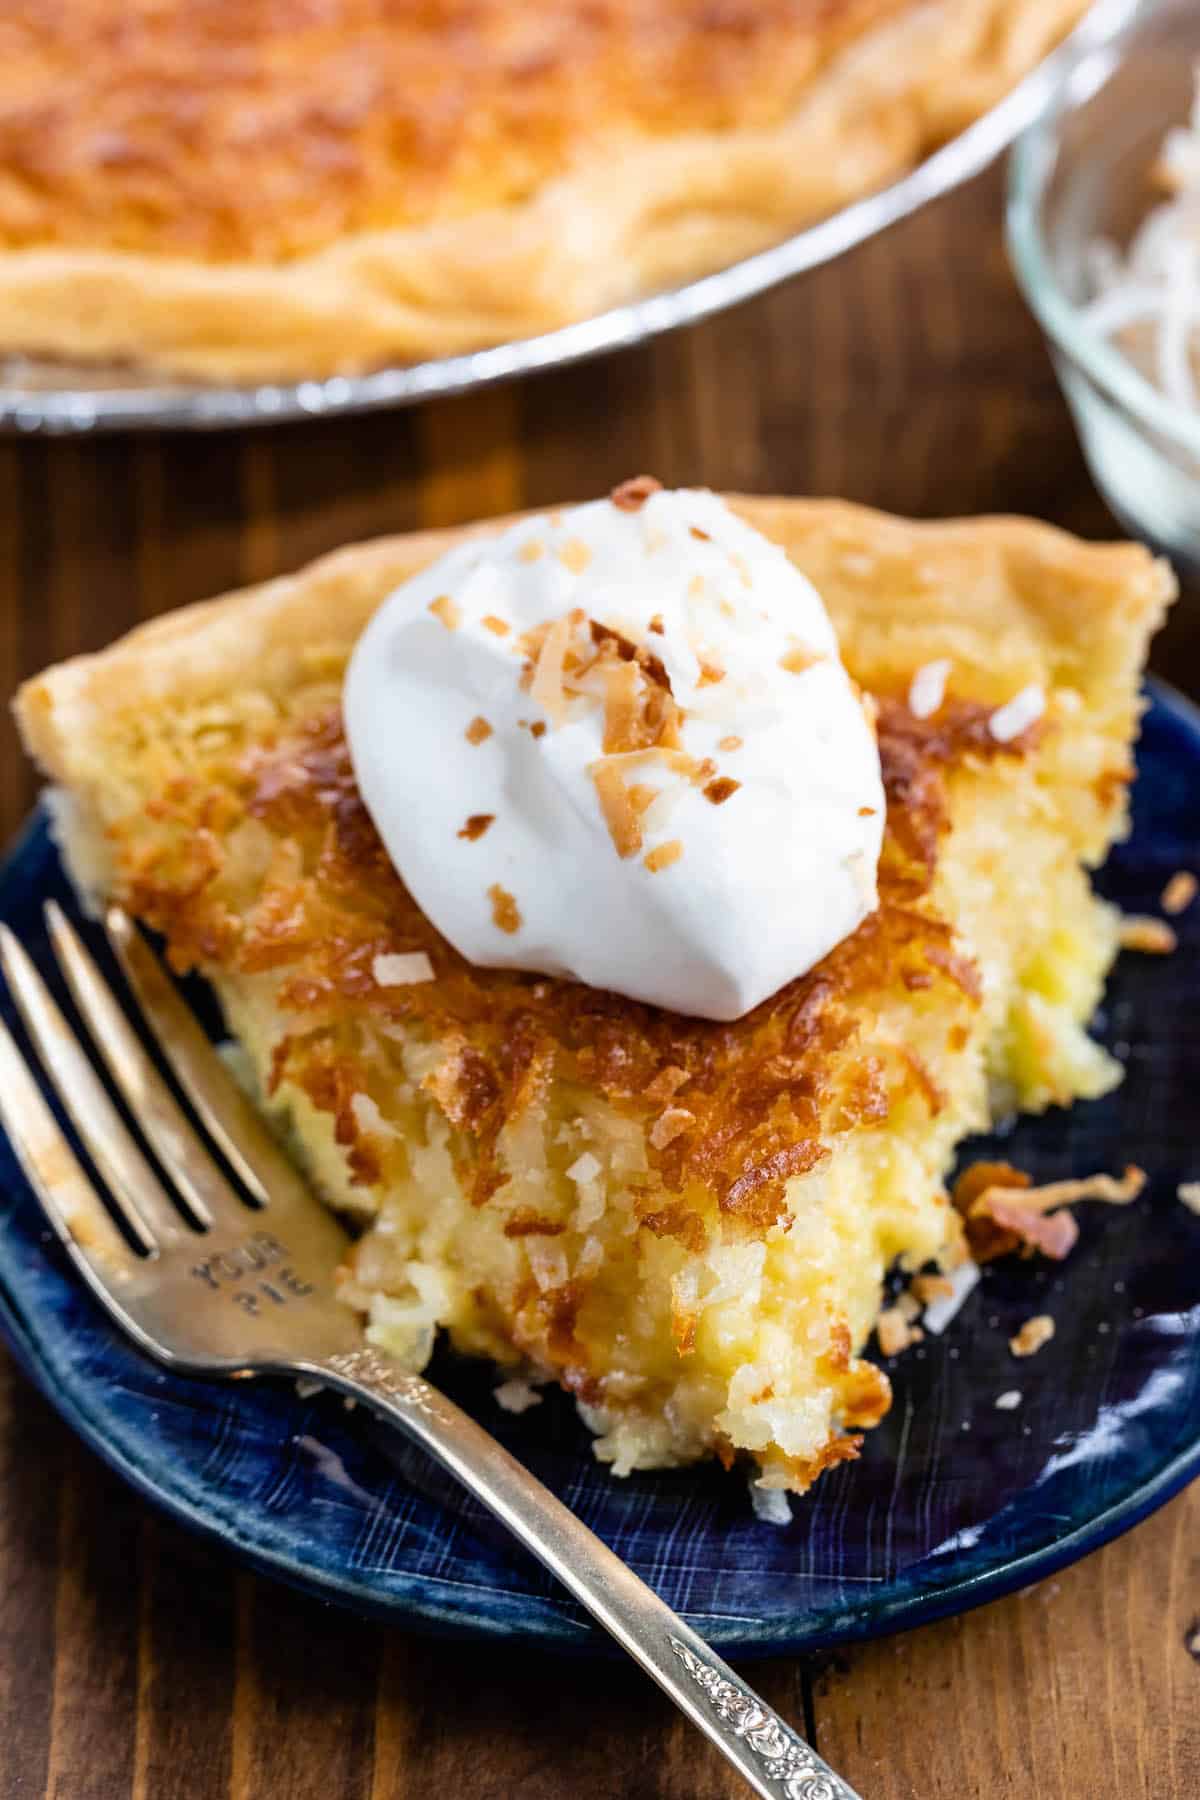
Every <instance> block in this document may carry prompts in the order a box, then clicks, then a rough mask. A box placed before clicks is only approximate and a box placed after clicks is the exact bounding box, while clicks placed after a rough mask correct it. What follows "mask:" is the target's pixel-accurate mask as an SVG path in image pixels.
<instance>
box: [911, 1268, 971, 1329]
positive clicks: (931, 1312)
mask: <svg viewBox="0 0 1200 1800" xmlns="http://www.w3.org/2000/svg"><path fill="white" fill-rule="evenodd" d="M946 1280H947V1281H948V1282H949V1283H950V1290H951V1291H950V1292H949V1293H948V1294H943V1295H942V1296H941V1297H940V1298H939V1299H937V1300H931V1301H930V1303H929V1305H928V1306H927V1307H926V1308H925V1312H924V1314H923V1316H922V1319H921V1323H922V1325H923V1326H924V1327H925V1329H926V1331H932V1333H933V1335H934V1337H941V1335H942V1333H943V1331H945V1329H946V1327H947V1325H949V1324H950V1322H951V1320H953V1319H956V1318H957V1317H958V1314H959V1312H960V1310H961V1308H962V1307H963V1305H964V1304H965V1302H966V1300H967V1297H968V1295H970V1294H972V1293H974V1291H975V1289H976V1288H977V1287H978V1285H979V1264H978V1263H975V1262H963V1263H959V1265H958V1267H957V1269H954V1270H952V1271H951V1273H950V1274H949V1275H947V1277H946Z"/></svg>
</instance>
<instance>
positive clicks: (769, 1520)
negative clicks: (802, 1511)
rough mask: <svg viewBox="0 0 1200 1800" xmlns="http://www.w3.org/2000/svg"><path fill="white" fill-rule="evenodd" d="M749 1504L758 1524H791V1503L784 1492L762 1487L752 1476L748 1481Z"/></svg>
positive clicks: (779, 1489) (780, 1489)
mask: <svg viewBox="0 0 1200 1800" xmlns="http://www.w3.org/2000/svg"><path fill="white" fill-rule="evenodd" d="M750 1504H751V1506H752V1507H753V1508H754V1516H755V1518H756V1519H757V1520H758V1521H759V1522H760V1524H763V1525H790V1524H791V1522H792V1503H791V1501H790V1500H789V1499H788V1497H787V1495H786V1493H785V1492H784V1490H783V1489H782V1488H769V1487H763V1485H762V1483H761V1482H759V1481H758V1480H756V1479H755V1478H754V1477H753V1476H752V1477H751V1479H750Z"/></svg>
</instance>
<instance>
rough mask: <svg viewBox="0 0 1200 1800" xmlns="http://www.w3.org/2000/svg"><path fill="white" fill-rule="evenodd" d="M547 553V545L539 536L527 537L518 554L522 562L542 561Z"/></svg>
mask: <svg viewBox="0 0 1200 1800" xmlns="http://www.w3.org/2000/svg"><path fill="white" fill-rule="evenodd" d="M545 554H546V546H545V544H543V543H542V542H541V541H540V540H539V539H538V538H526V539H525V542H524V543H523V544H522V545H521V548H520V549H519V550H518V552H517V555H518V556H519V557H520V559H521V561H522V562H525V563H534V562H540V561H541V559H542V557H543V556H545Z"/></svg>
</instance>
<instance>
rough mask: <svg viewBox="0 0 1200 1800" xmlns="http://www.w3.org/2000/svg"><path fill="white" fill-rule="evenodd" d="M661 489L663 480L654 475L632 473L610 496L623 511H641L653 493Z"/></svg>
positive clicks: (614, 503)
mask: <svg viewBox="0 0 1200 1800" xmlns="http://www.w3.org/2000/svg"><path fill="white" fill-rule="evenodd" d="M661 491H662V482H661V481H656V480H655V479H654V476H653V475H632V476H631V477H630V478H629V480H628V481H623V482H621V484H620V486H619V487H615V488H614V489H613V491H612V493H611V495H610V496H609V498H610V499H611V500H612V503H613V505H614V506H616V507H619V508H620V510H621V511H622V512H640V511H641V509H642V507H643V506H645V504H646V502H647V500H648V499H649V498H650V496H651V494H657V493H660V492H661Z"/></svg>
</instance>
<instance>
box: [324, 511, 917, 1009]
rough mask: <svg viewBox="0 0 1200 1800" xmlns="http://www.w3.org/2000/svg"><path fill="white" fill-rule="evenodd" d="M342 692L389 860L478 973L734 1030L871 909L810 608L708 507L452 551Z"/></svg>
mask: <svg viewBox="0 0 1200 1800" xmlns="http://www.w3.org/2000/svg"><path fill="white" fill-rule="evenodd" d="M344 700H345V722H346V734H347V739H348V742H349V746H350V753H351V757H352V759H353V763H354V770H355V775H356V778H357V781H358V785H359V790H360V792H361V794H362V797H363V801H364V803H365V805H366V807H367V810H368V811H369V813H370V815H371V817H372V819H373V820H374V822H375V825H376V827H377V829H378V831H379V834H380V836H381V838H382V840H383V843H384V845H385V846H386V849H387V851H388V854H389V856H390V857H391V859H392V862H393V863H394V865H395V867H396V870H397V872H398V873H399V875H400V877H401V879H402V880H403V881H404V883H405V885H406V886H407V887H408V889H409V891H410V893H411V894H412V895H413V897H414V899H415V900H416V901H417V903H418V904H419V905H420V907H421V908H422V910H423V911H424V912H425V914H426V915H427V917H428V918H429V919H430V920H432V922H433V924H434V925H435V926H436V927H437V929H438V930H439V931H440V932H441V933H442V934H443V936H444V937H446V938H448V939H449V941H450V942H451V943H452V944H453V945H454V946H455V948H456V949H457V950H459V951H460V952H461V953H462V955H463V956H465V957H467V958H468V959H469V960H470V961H471V962H473V963H478V964H482V965H483V966H485V967H489V968H512V969H526V970H532V971H538V972H541V973H544V974H549V975H562V976H571V977H574V978H575V979H576V980H578V981H583V982H586V983H588V984H589V985H590V986H592V987H596V988H606V989H610V990H612V991H614V992H615V993H618V994H624V995H627V996H629V997H630V998H632V999H636V1000H644V1001H649V1002H651V1003H653V1004H654V1005H656V1006H662V1007H669V1008H672V1009H674V1010H675V1011H677V1012H681V1013H688V1014H693V1015H696V1016H699V1017H702V1018H707V1019H723V1020H724V1019H736V1018H739V1017H741V1015H742V1014H744V1013H746V1012H748V1011H749V1010H750V1009H751V1008H752V1007H754V1006H756V1005H757V1004H758V1003H759V1001H761V1000H764V999H766V998H767V996H768V995H770V994H772V993H774V992H775V991H776V990H777V989H778V988H780V987H782V986H783V984H784V983H785V982H787V981H790V980H791V979H793V977H795V976H798V975H802V974H803V973H805V971H806V970H808V969H810V968H812V966H813V965H814V963H816V962H818V961H819V960H820V959H821V957H823V956H824V955H825V954H826V953H827V952H828V951H829V950H831V949H832V948H833V946H834V945H835V944H837V943H838V942H840V940H841V939H842V938H844V937H846V936H848V935H849V934H850V933H851V932H852V931H853V930H854V929H855V928H856V926H858V925H859V923H860V922H861V921H862V920H863V919H864V918H865V917H866V915H867V914H868V913H869V912H871V911H872V910H873V909H874V907H875V906H876V904H877V895H876V871H877V867H878V861H879V851H880V843H881V838H882V831H883V819H884V795H883V787H882V782H881V778H880V769H879V753H878V748H877V745H876V742H875V736H874V732H873V729H872V725H871V722H870V719H869V717H868V715H867V712H866V711H865V709H864V706H863V703H862V702H861V700H860V698H859V696H858V695H857V693H856V691H855V689H854V688H853V686H852V684H851V682H850V680H849V677H848V676H847V674H846V671H845V669H844V668H843V666H842V663H841V661H840V658H839V655H838V645H837V639H836V636H835V634H834V630H833V627H832V625H831V623H830V620H829V616H828V614H827V612H826V611H825V607H824V605H823V604H822V601H821V598H820V596H819V595H818V593H817V592H816V589H815V588H814V587H813V586H812V584H811V583H810V582H809V581H808V580H806V578H805V577H804V576H803V575H802V574H801V573H800V571H799V570H798V569H796V568H795V567H794V566H793V565H792V564H791V563H790V562H789V560H788V558H787V556H786V555H785V554H784V552H783V551H782V550H781V549H779V548H778V546H777V545H775V544H772V543H771V542H769V541H768V539H766V538H765V537H763V536H762V535H761V534H760V533H759V532H757V531H755V530H754V529H753V528H752V527H751V526H749V525H747V524H745V523H744V522H743V521H742V520H741V519H739V518H737V517H736V516H735V515H734V514H733V513H732V512H731V511H730V510H729V508H728V507H727V506H726V505H725V504H724V502H723V501H721V500H719V499H718V498H717V497H716V496H715V495H714V494H710V493H706V492H696V491H690V490H682V491H674V492H668V491H665V490H662V489H657V488H655V486H654V484H652V483H650V482H649V481H639V482H631V483H627V484H626V486H625V487H624V488H621V489H618V490H617V491H616V493H615V494H614V495H613V498H612V499H611V500H600V501H596V502H594V503H592V504H590V505H586V506H579V507H573V508H571V509H569V510H565V511H563V512H560V513H553V514H550V515H549V516H547V517H537V518H527V519H523V520H521V521H520V522H519V523H517V524H515V525H512V526H510V527H509V528H508V529H506V530H504V531H503V532H501V533H499V534H498V535H497V536H493V537H479V538H474V539H470V540H468V541H465V542H462V543H460V544H458V545H457V546H456V547H455V548H454V549H453V550H451V551H450V552H449V553H448V554H447V555H445V556H443V557H441V558H440V559H439V560H438V561H437V562H435V563H433V564H431V565H430V567H428V568H426V569H424V570H422V571H421V573H420V574H418V575H416V576H414V577H413V578H412V579H411V580H410V581H407V582H405V583H404V585H403V586H402V587H400V588H398V589H397V590H396V592H395V593H393V594H392V595H391V596H390V597H389V598H388V599H387V600H385V601H384V603H383V604H382V606H381V607H380V608H379V610H378V611H377V612H376V614H375V615H374V617H373V618H372V620H371V622H370V624H369V625H368V626H367V629H366V631H365V632H364V633H363V635H362V637H361V639H360V640H359V643H358V644H357V646H356V648H355V651H354V655H353V657H352V659H351V663H350V667H349V670H348V672H347V676H346V686H345V696H344Z"/></svg>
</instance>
